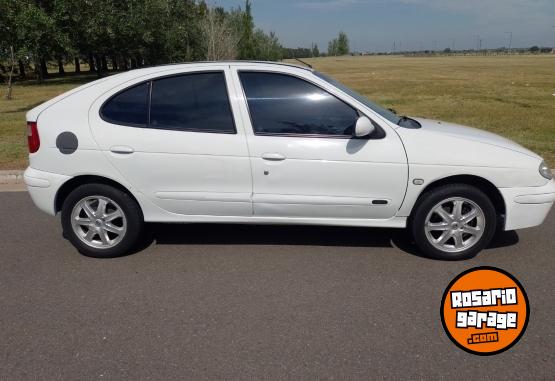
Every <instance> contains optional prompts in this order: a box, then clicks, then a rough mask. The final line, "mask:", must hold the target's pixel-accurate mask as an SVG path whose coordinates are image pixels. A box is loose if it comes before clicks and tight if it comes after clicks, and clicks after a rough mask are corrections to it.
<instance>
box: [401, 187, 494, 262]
mask: <svg viewBox="0 0 555 381" xmlns="http://www.w3.org/2000/svg"><path fill="white" fill-rule="evenodd" d="M496 222H497V215H496V212H495V208H494V206H493V204H492V202H491V200H490V199H489V198H488V197H487V196H486V195H485V194H484V193H483V192H482V191H481V190H480V189H478V188H476V187H473V186H470V185H466V184H453V185H445V186H442V187H439V188H436V189H432V190H431V191H429V192H426V193H425V194H424V195H422V197H421V198H420V200H419V202H418V205H417V206H416V207H415V210H414V212H413V215H412V217H411V222H410V229H411V232H412V235H413V238H414V240H415V242H416V244H417V245H418V247H419V248H420V249H421V250H422V251H423V252H424V253H425V254H428V255H429V256H431V257H434V258H438V259H446V260H458V259H466V258H471V257H473V256H475V255H476V254H477V253H478V252H480V251H481V250H482V249H483V248H485V247H486V246H487V245H488V244H489V242H490V241H491V239H492V237H493V235H494V233H495V229H496Z"/></svg>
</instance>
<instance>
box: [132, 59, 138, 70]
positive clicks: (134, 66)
mask: <svg viewBox="0 0 555 381" xmlns="http://www.w3.org/2000/svg"><path fill="white" fill-rule="evenodd" d="M136 68H137V61H135V58H133V57H131V69H136Z"/></svg>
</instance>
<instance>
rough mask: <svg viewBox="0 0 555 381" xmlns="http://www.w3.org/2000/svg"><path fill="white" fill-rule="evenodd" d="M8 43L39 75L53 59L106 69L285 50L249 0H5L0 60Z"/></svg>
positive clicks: (266, 55)
mask: <svg viewBox="0 0 555 381" xmlns="http://www.w3.org/2000/svg"><path fill="white" fill-rule="evenodd" d="M216 32H217V33H216ZM215 34H217V35H218V36H219V37H217V38H216V39H214V38H212V39H211V42H210V43H209V42H208V41H207V40H206V38H207V36H212V37H214V35H215ZM216 40H217V41H216ZM216 42H217V45H218V46H217V49H216V50H218V53H216V52H215V51H214V49H215V48H216V46H215V43H216ZM209 45H210V46H211V48H210V49H211V51H210V52H208V50H207V49H208V46H209ZM11 47H13V49H14V51H15V58H16V60H17V61H18V63H19V64H20V65H18V66H19V67H18V68H19V70H20V71H21V70H23V69H25V68H26V67H29V66H31V65H32V66H33V68H34V70H35V72H36V73H37V78H38V79H39V80H42V79H43V77H45V76H47V74H48V70H47V63H48V62H52V61H56V62H57V63H58V67H59V70H60V73H62V70H63V64H64V63H67V62H74V61H75V62H77V63H79V61H87V62H88V64H89V67H90V68H91V70H92V71H96V72H97V74H98V75H101V74H102V72H103V71H106V70H108V68H109V65H111V66H112V69H124V70H125V69H128V68H134V67H140V66H145V65H157V64H162V63H171V62H182V61H194V60H205V59H207V57H210V58H209V59H228V58H240V59H258V60H278V59H281V56H282V48H281V45H280V43H279V41H278V39H277V37H276V35H275V33H273V32H271V33H269V34H267V33H265V32H263V31H262V30H261V29H256V28H255V24H254V19H253V16H252V4H251V1H250V0H246V2H245V9H244V10H242V9H241V8H238V9H232V10H230V11H225V10H224V9H223V8H217V7H209V6H208V5H207V4H206V3H205V2H204V1H203V0H127V1H117V0H0V63H1V62H7V61H8V60H9V57H10V56H9V52H10V48H11ZM224 51H226V52H224ZM223 52H224V53H223ZM21 74H22V73H21Z"/></svg>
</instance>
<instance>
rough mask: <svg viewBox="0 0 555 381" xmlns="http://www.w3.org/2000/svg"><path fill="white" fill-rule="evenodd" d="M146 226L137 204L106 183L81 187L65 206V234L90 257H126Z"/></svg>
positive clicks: (63, 213)
mask: <svg viewBox="0 0 555 381" xmlns="http://www.w3.org/2000/svg"><path fill="white" fill-rule="evenodd" d="M143 224H144V222H143V215H142V212H141V209H140V207H139V205H138V204H137V202H135V200H134V199H132V198H131V197H130V196H129V195H128V194H127V193H125V192H123V191H121V190H119V189H117V188H114V187H111V186H109V185H105V184H86V185H81V186H80V187H78V188H76V189H75V190H74V191H73V192H71V193H70V194H69V195H68V197H67V198H66V200H65V201H64V204H63V206H62V227H63V229H64V235H65V236H66V237H67V238H68V239H69V241H70V242H71V243H72V244H73V245H74V246H75V247H76V248H77V249H78V250H79V252H80V253H81V254H84V255H86V256H89V257H95V258H111V257H117V256H121V255H124V254H127V253H128V252H129V251H130V250H131V248H132V247H133V246H134V245H135V243H136V242H137V240H138V238H139V236H140V233H141V230H142V228H143Z"/></svg>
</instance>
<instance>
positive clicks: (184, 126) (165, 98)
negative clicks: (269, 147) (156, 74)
mask: <svg viewBox="0 0 555 381" xmlns="http://www.w3.org/2000/svg"><path fill="white" fill-rule="evenodd" d="M150 127H151V128H164V129H175V130H187V131H202V132H225V133H233V132H235V124H234V123H233V115H232V113H231V108H230V105H229V98H228V96H227V89H226V84H225V77H224V74H223V73H198V74H187V75H180V76H175V77H168V78H163V79H158V80H155V81H153V82H152V94H151V106H150Z"/></svg>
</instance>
